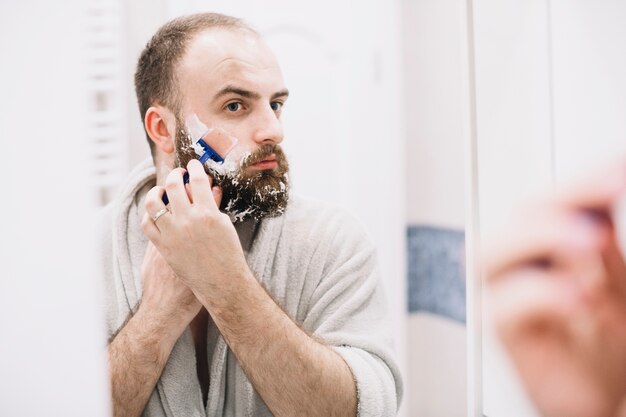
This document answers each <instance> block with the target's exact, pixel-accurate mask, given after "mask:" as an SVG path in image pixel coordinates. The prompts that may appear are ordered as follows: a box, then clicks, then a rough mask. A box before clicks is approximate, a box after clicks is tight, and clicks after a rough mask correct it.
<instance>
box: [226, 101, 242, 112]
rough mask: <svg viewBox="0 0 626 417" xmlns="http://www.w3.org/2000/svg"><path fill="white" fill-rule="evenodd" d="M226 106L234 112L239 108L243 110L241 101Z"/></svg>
mask: <svg viewBox="0 0 626 417" xmlns="http://www.w3.org/2000/svg"><path fill="white" fill-rule="evenodd" d="M226 108H227V109H228V111H232V112H236V111H238V110H241V103H236V102H235V103H228V104H227V105H226Z"/></svg>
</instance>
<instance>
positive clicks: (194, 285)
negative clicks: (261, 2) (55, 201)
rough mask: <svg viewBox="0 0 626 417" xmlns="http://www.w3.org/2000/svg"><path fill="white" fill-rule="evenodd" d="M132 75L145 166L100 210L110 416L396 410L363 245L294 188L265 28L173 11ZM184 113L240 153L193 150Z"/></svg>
mask: <svg viewBox="0 0 626 417" xmlns="http://www.w3.org/2000/svg"><path fill="white" fill-rule="evenodd" d="M135 84H136V86H135V87H136V90H137V96H138V101H139V106H140V111H141V114H142V118H143V121H144V127H145V130H146V133H147V136H148V138H149V143H150V144H151V149H152V156H153V160H154V164H152V162H150V163H146V164H144V165H142V166H140V167H138V168H137V169H136V170H135V171H134V172H133V173H132V174H131V175H130V178H129V181H128V183H127V184H126V185H125V186H124V188H123V190H122V192H121V194H120V196H119V198H118V199H117V200H116V202H115V204H114V205H113V206H111V207H108V208H107V210H106V212H105V215H106V217H107V218H109V219H111V220H110V221H111V222H113V231H112V233H110V232H109V233H108V235H107V234H106V231H107V230H108V228H105V236H104V242H105V256H104V259H105V270H106V278H107V280H106V284H107V318H108V325H109V333H110V335H111V341H110V344H109V348H108V352H109V362H110V373H111V379H112V385H111V387H112V398H113V411H114V414H115V416H139V415H144V416H168V417H169V416H205V415H209V416H269V415H274V416H356V415H359V416H361V417H365V416H393V415H395V413H396V410H397V407H398V404H399V401H400V397H401V381H400V376H399V372H398V369H397V366H396V364H395V361H394V358H393V354H392V347H391V340H390V333H389V329H390V326H389V322H388V316H387V312H386V307H385V300H384V294H383V291H382V286H381V282H380V278H379V276H378V272H377V266H376V263H375V255H374V249H373V247H372V245H371V244H370V243H368V240H367V238H366V237H365V235H364V233H363V231H362V230H361V229H360V228H359V227H358V226H357V225H356V223H355V222H354V221H353V220H351V218H350V217H348V216H346V215H345V214H344V213H342V212H340V211H338V210H336V209H329V208H327V207H324V206H322V205H320V204H318V203H314V202H310V201H304V200H300V199H298V198H295V197H293V196H290V195H289V192H288V178H287V171H288V165H287V162H286V158H285V156H284V154H283V152H282V150H281V148H280V143H281V142H282V140H283V132H282V126H281V122H280V115H281V111H282V107H283V105H284V103H285V101H286V99H287V96H288V91H287V89H286V88H285V86H284V84H283V79H282V75H281V72H280V69H279V67H278V63H277V62H276V59H275V58H274V56H273V54H272V53H271V51H270V50H269V48H268V47H267V45H266V44H265V43H264V42H263V40H262V39H261V38H260V36H259V35H258V34H257V33H256V32H255V31H254V30H252V29H251V28H249V27H248V26H246V25H245V24H244V23H242V22H241V21H240V20H238V19H235V18H232V17H228V16H223V15H218V14H199V15H193V16H188V17H183V18H180V19H176V20H174V21H172V22H169V23H168V24H166V25H165V26H163V27H162V28H161V29H160V30H159V31H158V32H157V33H156V34H155V35H154V37H153V38H152V40H151V41H150V42H149V43H148V45H147V46H146V48H145V50H144V51H143V53H142V55H141V57H140V59H139V63H138V67H137V73H136V76H135ZM194 117H197V119H199V121H201V122H202V123H204V124H205V125H207V127H208V128H210V129H213V130H212V131H211V132H210V133H209V136H210V135H220V134H221V135H226V136H228V137H234V138H236V139H237V140H238V149H239V150H243V151H244V156H243V158H238V159H237V160H236V164H235V165H236V166H235V169H223V166H220V165H217V164H213V163H210V162H209V163H207V164H205V165H204V166H203V165H202V164H201V163H200V162H199V161H198V160H196V158H197V156H196V154H195V151H194V148H193V143H192V142H193V140H194V139H195V137H194V136H192V135H191V133H192V132H191V131H190V128H189V125H188V123H186V121H187V120H189V119H190V118H192V119H193V118H194ZM207 137H208V136H207ZM227 163H232V161H227V162H225V163H224V165H226V164H227ZM185 170H186V171H187V173H188V177H189V183H188V184H185V182H184V180H183V178H184V173H185ZM207 173H209V174H210V175H207ZM164 193H167V198H168V200H169V204H168V205H167V206H166V205H165V203H164V202H163V195H164ZM144 207H145V208H144ZM220 207H221V211H220ZM233 222H234V223H233ZM109 224H110V223H107V225H109ZM142 230H143V232H142ZM144 233H145V234H144ZM142 413H143V414H142Z"/></svg>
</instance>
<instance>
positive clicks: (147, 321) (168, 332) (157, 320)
mask: <svg viewBox="0 0 626 417" xmlns="http://www.w3.org/2000/svg"><path fill="white" fill-rule="evenodd" d="M192 318H193V317H192ZM192 318H189V319H187V317H186V315H183V314H181V313H180V312H168V311H165V310H163V309H161V308H154V307H152V306H151V305H150V304H149V303H143V302H142V303H141V304H140V305H139V308H138V309H137V312H136V313H135V316H134V317H133V318H132V320H131V321H132V322H133V330H134V333H135V334H136V335H137V337H138V339H140V340H142V341H143V342H144V343H146V344H149V343H151V344H154V345H156V346H158V347H159V349H160V350H165V351H167V352H168V355H169V351H171V349H172V348H173V347H174V344H175V343H176V341H177V340H178V338H179V337H180V335H181V334H182V333H183V331H184V330H185V328H186V327H187V325H188V324H189V322H190V321H191V319H192ZM129 324H130V323H129Z"/></svg>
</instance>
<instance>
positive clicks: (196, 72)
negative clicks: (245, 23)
mask: <svg viewBox="0 0 626 417" xmlns="http://www.w3.org/2000/svg"><path fill="white" fill-rule="evenodd" d="M178 75H179V77H178V78H179V82H180V85H181V90H182V91H183V93H184V94H185V93H187V94H193V93H194V92H198V91H200V92H202V93H203V94H208V93H210V92H211V91H217V90H219V89H221V88H222V87H224V86H225V85H235V86H237V87H242V88H246V89H250V90H252V91H256V92H258V93H260V94H266V93H267V94H273V93H275V92H276V91H278V90H280V89H283V88H284V85H283V84H284V83H283V78H282V73H281V70H280V67H279V65H278V62H277V60H276V57H275V56H274V54H273V53H272V51H271V50H270V49H269V47H268V46H267V44H266V43H265V42H264V41H263V40H262V39H261V38H260V37H259V36H258V35H256V34H253V33H251V32H248V31H245V30H239V29H234V30H233V29H230V30H226V29H211V30H206V31H203V32H201V33H199V34H198V35H196V36H195V37H194V38H193V39H192V40H190V42H189V45H188V46H187V50H186V53H185V55H184V56H183V58H182V60H181V62H180V64H179V68H178ZM185 95H186V94H185Z"/></svg>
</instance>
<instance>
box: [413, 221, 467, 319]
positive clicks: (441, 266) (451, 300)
mask: <svg viewBox="0 0 626 417" xmlns="http://www.w3.org/2000/svg"><path fill="white" fill-rule="evenodd" d="M407 243H408V262H409V265H408V279H409V285H408V291H409V294H408V300H409V305H408V308H409V312H411V313H413V312H418V311H427V312H430V313H434V314H438V315H441V316H444V317H447V318H450V319H452V320H456V321H459V322H462V323H465V265H464V263H465V254H464V247H465V233H464V232H463V231H462V230H451V229H444V228H439V227H432V226H423V225H409V226H408V228H407Z"/></svg>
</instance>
